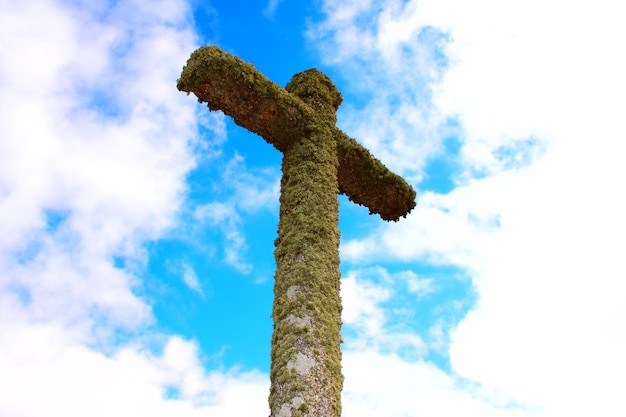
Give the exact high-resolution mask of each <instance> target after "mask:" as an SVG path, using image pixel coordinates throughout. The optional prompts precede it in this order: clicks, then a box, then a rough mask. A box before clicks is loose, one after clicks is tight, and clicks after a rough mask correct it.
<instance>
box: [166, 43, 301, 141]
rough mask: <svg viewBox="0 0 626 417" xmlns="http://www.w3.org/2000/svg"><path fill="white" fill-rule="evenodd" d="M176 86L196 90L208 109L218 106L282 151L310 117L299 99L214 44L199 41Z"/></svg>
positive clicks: (199, 98) (236, 121)
mask: <svg viewBox="0 0 626 417" xmlns="http://www.w3.org/2000/svg"><path fill="white" fill-rule="evenodd" d="M178 90H180V91H185V92H186V93H187V94H189V93H194V94H195V95H196V97H198V101H199V102H201V103H202V102H205V103H207V105H208V107H209V109H210V110H222V111H223V112H224V114H226V115H228V116H231V117H232V118H233V120H234V121H235V123H236V124H238V125H239V126H241V127H243V128H246V129H248V130H250V131H252V132H254V133H256V134H258V135H260V136H261V137H262V138H263V139H265V141H267V142H268V143H270V144H271V145H273V146H274V147H275V148H276V149H278V150H279V151H281V152H284V151H285V150H286V149H288V148H289V146H290V144H291V142H292V141H293V140H294V138H298V137H301V136H302V135H304V134H305V128H306V125H307V123H306V121H307V120H311V119H312V118H313V117H314V114H313V110H312V109H311V108H310V107H309V106H307V105H306V104H304V103H303V102H302V101H301V100H300V99H298V98H297V97H295V96H293V95H292V94H289V93H288V92H287V91H285V90H284V89H283V88H281V87H280V86H278V85H277V84H275V83H273V82H272V81H270V80H269V79H268V78H266V77H265V76H263V74H261V73H260V72H259V71H258V70H257V69H256V68H254V66H253V65H251V64H248V63H246V62H244V61H243V60H241V59H240V58H238V57H236V56H234V55H231V54H229V53H226V52H224V51H222V50H221V49H220V48H218V47H217V46H203V47H201V48H199V49H197V50H196V51H195V52H193V54H191V57H190V58H189V60H188V61H187V65H185V67H184V68H183V72H182V74H181V77H180V78H179V79H178Z"/></svg>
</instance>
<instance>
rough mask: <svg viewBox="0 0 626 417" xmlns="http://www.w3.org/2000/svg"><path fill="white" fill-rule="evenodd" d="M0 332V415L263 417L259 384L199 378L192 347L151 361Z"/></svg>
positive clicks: (56, 332) (131, 351) (171, 346)
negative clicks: (259, 416)
mask: <svg viewBox="0 0 626 417" xmlns="http://www.w3.org/2000/svg"><path fill="white" fill-rule="evenodd" d="M3 329H6V330H7V331H6V332H3V335H2V336H0V337H1V339H2V349H1V350H0V364H1V365H2V369H3V374H2V380H3V383H2V386H3V387H4V392H5V395H3V396H2V398H0V410H2V413H3V414H4V415H23V416H40V415H45V414H49V413H51V412H52V413H54V414H62V415H67V416H80V415H86V414H88V415H93V416H109V415H127V414H144V413H149V414H150V415H155V416H168V415H172V414H175V415H185V416H207V415H216V414H219V415H225V416H233V417H235V416H239V415H244V414H253V413H254V412H258V410H263V409H267V404H266V396H267V390H268V388H269V387H268V385H269V384H268V383H267V381H266V376H264V375H260V374H257V373H254V372H251V373H241V372H236V371H233V372H229V373H219V372H214V373H207V372H206V371H205V370H204V368H203V367H202V366H201V364H200V363H199V361H198V352H197V347H196V345H195V344H193V343H191V342H188V341H184V340H182V339H179V338H176V337H172V338H169V339H168V340H166V341H165V347H164V351H163V353H162V354H159V355H155V354H153V353H150V352H149V351H146V350H145V349H141V348H138V347H135V346H129V347H125V348H121V349H119V350H117V351H116V352H115V353H113V354H111V355H105V354H103V353H100V352H97V351H95V350H92V349H90V348H88V347H86V346H84V345H82V344H77V343H73V342H72V341H71V340H68V334H67V330H66V329H62V328H58V327H56V326H53V325H44V324H42V325H38V326H34V325H32V324H31V323H28V324H27V323H3ZM42 346H45V349H42ZM168 394H169V395H168ZM240 395H246V401H240V398H241V397H240Z"/></svg>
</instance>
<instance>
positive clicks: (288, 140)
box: [178, 46, 415, 417]
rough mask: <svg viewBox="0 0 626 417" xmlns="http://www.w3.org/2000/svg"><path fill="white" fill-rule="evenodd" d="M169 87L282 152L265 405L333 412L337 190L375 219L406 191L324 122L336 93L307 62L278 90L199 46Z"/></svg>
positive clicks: (391, 213) (396, 208)
mask: <svg viewBox="0 0 626 417" xmlns="http://www.w3.org/2000/svg"><path fill="white" fill-rule="evenodd" d="M178 89H179V90H181V91H185V92H187V93H194V94H195V95H196V97H197V98H198V101H200V102H203V103H206V104H207V105H208V107H209V109H210V110H221V111H223V112H224V113H225V114H226V115H229V116H231V117H232V118H233V119H234V121H235V123H237V124H238V125H240V126H242V127H245V128H246V129H248V130H250V131H252V132H255V133H257V134H259V135H260V136H262V137H263V138H264V139H265V140H266V141H267V142H268V143H270V144H272V145H273V146H274V147H276V148H277V149H278V150H280V151H281V152H283V154H284V158H283V167H282V168H283V177H282V180H281V197H280V202H281V204H280V222H279V226H278V237H277V238H276V240H275V245H276V249H275V252H274V255H275V258H276V265H277V268H276V274H275V287H274V305H273V312H272V317H273V319H274V322H275V328H274V333H273V335H272V351H271V359H272V361H271V371H270V378H271V383H272V384H271V388H270V396H269V402H270V407H271V409H272V410H273V414H276V415H277V414H278V410H280V409H281V407H282V405H284V404H291V400H292V399H293V398H296V397H295V394H296V393H297V394H298V397H299V398H302V399H303V401H304V403H302V404H301V405H300V406H299V407H298V408H297V409H296V410H292V416H301V415H302V414H303V413H306V412H307V411H308V407H311V408H313V407H314V409H315V410H316V415H319V416H323V417H330V416H333V417H339V416H340V415H341V389H342V386H343V375H342V373H341V350H340V345H341V343H342V338H341V332H340V330H341V299H340V296H339V285H340V280H339V278H340V276H339V275H340V274H339V230H338V209H339V207H338V201H337V194H339V193H344V194H346V195H347V196H348V198H350V199H351V200H352V201H354V202H355V203H357V204H362V205H365V206H367V207H368V208H369V209H370V213H377V214H379V215H380V216H381V218H383V219H384V220H398V219H399V218H400V217H402V216H406V215H407V213H408V212H409V211H410V210H411V209H413V207H414V206H415V201H414V200H415V191H414V190H413V188H411V186H410V185H408V184H407V183H406V182H405V181H404V180H403V179H402V178H400V177H399V176H397V175H395V174H393V173H392V172H390V171H389V170H388V169H387V168H386V167H385V166H384V165H383V164H382V163H381V162H380V161H378V160H377V159H376V158H374V157H373V156H372V155H371V154H370V153H369V151H367V149H365V148H364V147H363V146H361V145H359V144H358V143H357V142H356V141H355V140H354V139H352V138H350V137H348V136H347V135H345V134H344V133H343V132H341V131H340V130H339V129H337V128H336V127H335V126H334V124H335V122H336V116H335V112H336V110H337V108H338V107H339V105H340V104H341V101H342V97H341V93H340V92H339V91H338V90H337V88H336V87H335V86H334V85H333V83H332V81H331V80H330V78H328V77H327V76H326V75H324V74H322V73H321V72H319V71H317V70H315V69H313V70H307V71H303V72H301V73H298V74H296V75H295V76H294V77H293V79H292V80H291V81H290V82H289V84H288V85H287V87H286V90H285V89H282V88H281V87H279V86H277V85H276V84H274V83H272V82H271V81H270V80H268V79H267V78H265V77H264V76H263V75H262V74H261V73H260V72H258V71H257V70H256V69H255V68H254V67H253V66H252V65H251V64H248V63H245V62H243V61H242V60H241V59H239V58H237V57H235V56H233V55H230V54H228V53H225V52H224V51H222V50H220V49H219V48H217V47H215V46H208V47H203V48H200V49H198V50H197V51H195V52H194V53H193V54H192V55H191V57H190V58H189V60H188V61H187V65H185V67H184V68H183V72H182V74H181V77H180V78H179V79H178ZM294 318H295V319H294ZM305 318H306V320H305ZM303 323H305V324H303ZM298 358H300V360H304V363H305V364H306V366H305V367H304V368H302V367H300V370H301V372H303V374H302V375H300V374H299V373H298V372H297V371H296V369H295V368H294V367H291V366H288V364H290V363H296V362H292V361H296V359H298ZM302 358H304V359H302ZM309 365H311V366H309ZM302 369H305V371H302Z"/></svg>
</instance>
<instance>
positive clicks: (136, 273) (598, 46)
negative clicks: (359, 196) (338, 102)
mask: <svg viewBox="0 0 626 417" xmlns="http://www.w3.org/2000/svg"><path fill="white" fill-rule="evenodd" d="M303 3H304V2H299V1H295V0H263V1H250V2H246V3H245V4H236V2H226V1H205V2H199V1H192V2H186V1H182V0H180V1H174V0H172V1H168V0H162V1H143V0H133V1H130V0H129V1H120V2H109V1H99V0H98V1H91V2H82V1H54V0H41V1H39V0H26V1H24V0H22V1H13V0H7V1H1V2H0V216H1V217H2V219H3V222H2V226H0V328H1V329H2V331H1V332H0V369H2V372H0V387H1V388H2V392H3V393H4V394H3V395H2V396H0V415H11V416H13V415H20V416H40V415H49V414H51V412H52V414H55V415H56V414H59V415H66V416H70V417H71V416H79V415H80V416H83V415H94V416H99V415H102V416H104V415H107V416H109V415H137V414H142V415H143V414H150V415H156V416H159V415H173V414H175V415H179V416H214V415H215V416H218V415H219V416H240V415H255V416H256V415H258V416H266V415H267V414H268V406H267V395H268V393H269V349H270V336H271V331H272V321H271V318H270V312H271V305H272V287H273V273H274V266H275V265H274V259H273V242H274V238H275V235H276V228H277V222H278V196H279V180H280V160H281V155H280V153H279V152H278V151H276V150H275V149H273V148H272V147H271V146H270V145H268V144H267V143H265V142H264V141H263V140H262V139H261V138H260V137H258V136H256V135H254V134H251V133H249V132H246V131H245V130H243V129H241V128H239V127H237V126H235V125H234V124H233V123H232V121H231V120H229V119H228V118H226V117H224V116H223V115H222V114H221V113H218V112H209V111H208V109H207V108H206V107H203V106H200V105H199V104H198V103H197V102H196V100H195V98H194V97H187V96H186V95H185V94H183V93H180V92H178V91H177V90H176V79H177V78H178V76H179V75H180V71H181V69H182V66H183V65H184V64H185V62H186V60H187V58H188V57H189V55H190V54H191V52H192V51H193V50H195V49H196V48H197V47H199V46H201V45H208V44H216V45H218V46H220V47H221V48H222V49H224V50H226V51H228V52H230V53H233V54H235V55H238V56H240V57H241V58H242V59H244V60H245V61H248V62H251V63H252V64H254V65H255V66H256V67H257V68H258V69H259V70H260V71H261V72H263V73H264V74H265V75H266V76H267V77H268V78H270V79H271V80H273V81H274V82H276V83H277V84H279V85H281V86H284V85H285V84H286V83H287V82H288V81H289V79H290V78H291V76H292V75H293V74H294V73H296V72H299V71H302V70H305V69H308V68H312V67H317V68H318V69H320V70H322V71H323V72H325V73H326V74H328V75H329V76H330V77H331V78H332V79H333V81H334V83H335V84H336V85H337V86H338V88H339V89H340V90H341V91H342V93H343V97H344V102H343V104H342V106H341V107H340V109H339V111H338V122H337V124H338V126H339V127H340V128H341V129H343V130H344V131H345V132H346V133H347V134H348V135H350V136H352V137H354V138H355V139H357V140H358V141H359V142H361V143H362V144H364V145H365V146H366V147H368V148H369V149H370V150H371V152H372V153H373V154H374V155H375V156H376V157H378V158H379V159H381V160H382V161H383V163H385V164H386V165H387V166H388V167H389V168H390V169H392V170H393V171H394V172H396V173H398V174H400V175H402V176H403V177H404V178H405V179H407V181H409V182H410V183H411V184H412V185H413V186H414V188H415V189H416V190H417V194H418V196H417V207H416V208H415V209H414V210H413V212H412V213H411V214H410V215H409V216H408V217H407V218H406V219H403V220H401V221H399V222H397V223H385V222H383V221H382V220H380V218H378V217H375V216H369V215H368V212H367V209H366V208H363V207H359V206H355V205H354V204H352V203H350V202H349V201H348V200H347V199H346V198H345V197H344V196H340V197H339V198H340V229H341V233H342V243H341V250H340V252H341V262H342V263H341V271H342V300H343V306H344V311H343V322H344V326H343V336H344V344H343V346H342V349H343V368H344V374H345V377H346V380H345V386H344V391H343V409H344V412H343V415H344V416H347V417H350V416H357V415H358V416H365V417H368V416H380V415H389V416H409V417H412V416H428V417H430V416H449V415H459V414H463V415H481V416H498V417H512V416H515V417H518V416H523V417H527V416H542V417H544V416H545V417H552V416H562V415H567V414H571V413H576V414H581V413H586V414H603V415H616V416H617V415H623V414H624V413H625V412H626V408H625V406H624V404H623V401H622V396H623V392H624V390H625V389H626V386H624V382H623V380H624V378H623V375H624V373H625V372H626V361H625V360H624V354H623V352H624V351H626V337H625V336H624V330H623V327H624V326H623V323H622V322H623V319H622V318H623V317H624V316H625V315H626V307H625V306H624V303H623V299H624V295H625V294H624V293H625V288H626V287H625V286H624V278H626V270H625V267H624V263H623V262H622V259H621V258H622V253H623V249H624V248H623V246H624V245H623V244H622V243H621V242H622V240H623V239H622V237H623V235H624V232H626V223H625V222H624V218H623V213H624V212H626V210H625V209H626V203H625V201H624V199H623V197H622V195H621V194H623V193H622V192H621V189H622V188H623V185H622V181H623V178H624V176H625V174H626V172H624V171H625V169H624V164H623V163H622V162H621V158H620V155H621V148H622V145H621V142H622V140H621V139H624V137H625V133H626V131H625V129H624V126H623V123H622V122H621V120H622V118H623V117H622V113H623V105H621V104H620V103H621V97H623V96H624V94H626V83H624V81H623V76H622V74H623V73H625V72H626V68H625V66H626V57H625V56H624V54H625V53H624V49H623V47H622V45H621V44H620V42H621V40H622V39H624V38H625V37H626V33H624V28H623V25H622V24H621V22H620V21H619V19H618V16H620V13H618V10H617V6H616V5H614V4H613V2H609V1H608V0H607V1H600V2H597V1H596V2H593V3H586V2H576V3H571V2H561V1H556V0H554V1H549V2H545V1H534V0H531V1H524V2H518V1H511V0H507V1H497V2H496V1H489V0H476V1H472V2H467V1H460V0H437V1H435V0H419V1H417V0H414V1H400V0H385V1H381V2H371V1H362V0H361V1H342V2H339V1H333V0H320V1H315V2H310V3H307V4H303ZM242 399H243V400H242Z"/></svg>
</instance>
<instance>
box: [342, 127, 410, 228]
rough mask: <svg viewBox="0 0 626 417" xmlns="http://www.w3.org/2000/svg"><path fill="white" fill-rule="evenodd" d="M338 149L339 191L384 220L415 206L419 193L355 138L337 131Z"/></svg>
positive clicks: (395, 217)
mask: <svg viewBox="0 0 626 417" xmlns="http://www.w3.org/2000/svg"><path fill="white" fill-rule="evenodd" d="M334 133H335V137H336V139H337V145H338V152H339V172H338V177H339V178H338V179H339V191H340V192H341V193H342V194H345V195H346V196H347V197H348V199H350V201H352V202H354V203H356V204H360V205H363V206H365V207H367V208H368V209H369V211H370V214H378V215H379V216H380V217H381V218H382V219H383V220H385V221H398V220H400V218H403V217H406V216H407V215H408V214H409V213H410V212H411V210H413V208H414V207H415V197H416V195H417V194H416V192H415V190H414V189H413V187H412V186H411V185H410V184H409V183H407V182H406V181H405V180H404V179H403V178H402V177H400V176H399V175H397V174H394V173H393V172H391V171H390V170H389V169H388V168H387V167H386V166H385V165H383V163H382V162H380V161H379V160H378V159H376V158H374V157H373V156H372V154H371V153H370V152H369V151H368V150H367V149H366V148H365V147H363V146H362V145H361V144H359V143H358V142H357V141H356V140H354V139H352V138H350V137H349V136H347V135H346V134H345V133H343V132H341V131H340V130H339V129H336V130H335V132H334Z"/></svg>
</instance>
